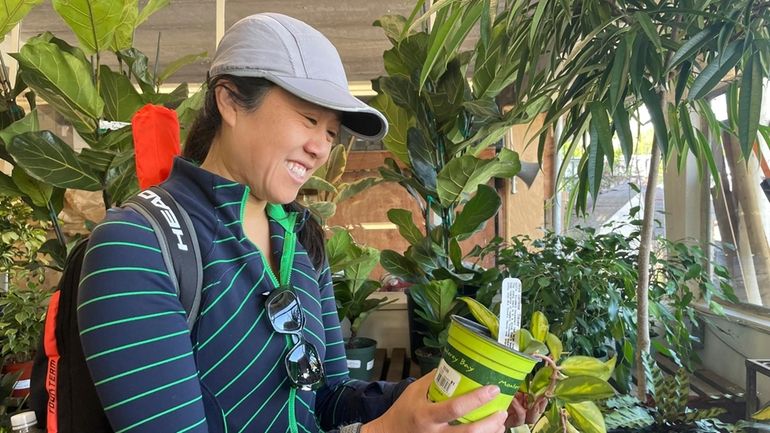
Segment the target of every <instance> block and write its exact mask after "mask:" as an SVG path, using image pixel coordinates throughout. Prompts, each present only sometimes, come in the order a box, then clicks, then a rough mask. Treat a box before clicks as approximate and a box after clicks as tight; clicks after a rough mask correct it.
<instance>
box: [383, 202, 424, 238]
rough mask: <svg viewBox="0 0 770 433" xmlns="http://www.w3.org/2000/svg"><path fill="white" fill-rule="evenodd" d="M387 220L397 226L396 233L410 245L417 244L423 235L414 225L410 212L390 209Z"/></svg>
mask: <svg viewBox="0 0 770 433" xmlns="http://www.w3.org/2000/svg"><path fill="white" fill-rule="evenodd" d="M388 219H389V220H390V222H392V223H393V224H395V225H396V226H398V232H399V233H400V234H401V236H402V237H403V238H404V239H406V240H407V241H408V242H409V243H410V244H412V245H417V244H419V243H420V242H421V241H422V239H423V237H424V235H423V234H422V232H421V231H420V229H419V228H417V225H415V224H414V217H413V216H412V212H410V211H408V210H406V209H390V210H389V211H388Z"/></svg>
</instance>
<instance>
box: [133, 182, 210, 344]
mask: <svg viewBox="0 0 770 433" xmlns="http://www.w3.org/2000/svg"><path fill="white" fill-rule="evenodd" d="M123 206H124V207H128V208H131V209H134V210H135V211H137V212H139V213H140V214H141V215H143V216H144V217H145V218H146V219H147V221H148V222H149V223H150V225H151V226H152V228H153V231H154V232H155V235H156V236H157V237H158V243H159V244H160V251H161V253H162V254H163V260H164V262H165V263H166V268H167V269H168V270H169V271H171V270H172V269H173V272H169V276H170V277H171V281H172V282H173V284H174V286H175V288H176V293H177V295H178V296H179V300H180V302H181V303H182V306H183V307H184V310H185V311H186V312H187V327H188V328H189V329H190V330H192V328H193V326H194V325H195V320H196V319H197V318H198V310H199V309H200V302H201V290H202V286H203V265H202V260H201V252H200V247H199V245H198V236H197V235H196V234H195V228H194V227H193V225H192V221H191V220H190V216H189V215H188V214H187V211H185V210H184V208H183V207H182V206H180V205H179V203H178V202H177V201H176V200H174V198H173V197H172V196H171V194H169V193H168V191H166V190H165V189H163V188H161V187H160V186H153V187H150V188H149V189H146V190H144V191H142V192H140V193H139V194H137V195H135V196H134V197H132V198H130V199H128V200H127V201H126V202H125V203H124V204H123Z"/></svg>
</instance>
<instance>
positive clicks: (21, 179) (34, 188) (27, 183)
mask: <svg viewBox="0 0 770 433" xmlns="http://www.w3.org/2000/svg"><path fill="white" fill-rule="evenodd" d="M11 177H12V178H13V182H14V183H15V184H16V187H17V188H18V189H19V190H20V191H21V192H23V193H24V194H26V195H27V197H29V198H30V200H32V203H34V205H35V206H38V207H43V208H44V207H46V205H47V204H48V200H50V199H51V195H52V194H53V187H51V185H48V184H46V183H45V182H40V181H38V180H37V179H34V178H32V177H31V176H30V175H29V174H27V172H26V171H24V169H23V168H22V167H20V166H16V167H14V168H13V173H11Z"/></svg>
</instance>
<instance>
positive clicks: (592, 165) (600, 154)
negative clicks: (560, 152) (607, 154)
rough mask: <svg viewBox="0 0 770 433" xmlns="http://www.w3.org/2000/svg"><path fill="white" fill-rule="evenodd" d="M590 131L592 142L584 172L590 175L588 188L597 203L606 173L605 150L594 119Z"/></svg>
mask: <svg viewBox="0 0 770 433" xmlns="http://www.w3.org/2000/svg"><path fill="white" fill-rule="evenodd" d="M588 131H589V132H588V135H589V137H590V139H591V141H590V142H589V144H588V149H586V153H585V154H584V155H583V158H584V159H585V164H586V166H585V168H584V170H585V171H586V173H587V174H588V188H589V191H590V193H591V196H593V197H594V201H595V200H596V198H598V196H599V188H600V187H601V184H602V173H603V172H604V148H603V147H602V145H601V144H600V143H599V140H600V138H599V132H598V128H597V125H596V122H595V121H594V120H593V119H591V123H590V127H589V129H588ZM581 162H582V161H581ZM581 165H582V164H581Z"/></svg>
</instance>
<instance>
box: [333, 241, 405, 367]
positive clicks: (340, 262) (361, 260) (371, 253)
mask: <svg viewBox="0 0 770 433" xmlns="http://www.w3.org/2000/svg"><path fill="white" fill-rule="evenodd" d="M332 233H333V235H332V237H331V239H329V241H328V242H327V243H326V254H327V257H328V259H329V267H330V268H331V272H332V283H333V285H334V297H335V298H336V301H337V313H338V315H339V319H340V321H343V320H344V319H347V320H348V322H349V323H350V338H348V339H347V340H346V341H345V353H346V355H347V360H348V370H349V371H350V377H352V378H354V379H361V380H370V379H371V372H372V371H373V366H374V352H375V350H376V348H377V341H375V340H373V339H371V338H366V337H361V336H359V335H358V331H359V329H360V328H361V324H363V323H364V321H365V320H366V319H367V318H368V317H369V315H370V314H371V313H373V312H374V311H377V310H378V309H380V308H382V307H384V306H385V305H387V304H390V303H391V302H394V301H395V299H393V300H390V301H389V300H388V298H387V297H383V298H371V297H370V296H371V295H372V294H373V293H374V292H375V291H376V290H377V289H378V288H379V287H380V284H379V282H378V281H375V280H370V279H369V274H370V273H371V272H372V270H373V269H374V267H375V266H377V262H378V261H379V259H380V252H379V251H378V250H377V249H376V248H372V247H368V246H364V245H358V244H357V243H356V242H355V240H354V239H353V237H352V236H351V235H350V232H348V231H347V230H345V229H342V228H335V229H333V230H332Z"/></svg>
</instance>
